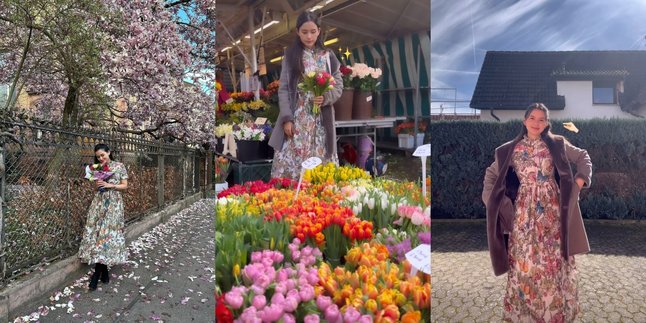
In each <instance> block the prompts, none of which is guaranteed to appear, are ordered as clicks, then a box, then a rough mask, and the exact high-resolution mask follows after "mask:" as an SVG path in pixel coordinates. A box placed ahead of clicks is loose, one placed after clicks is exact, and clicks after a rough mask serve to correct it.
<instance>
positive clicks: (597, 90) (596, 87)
mask: <svg viewBox="0 0 646 323" xmlns="http://www.w3.org/2000/svg"><path fill="white" fill-rule="evenodd" d="M616 86H617V82H613V81H592V103H593V104H615V103H617V94H616V93H617V92H616V91H615V88H616Z"/></svg>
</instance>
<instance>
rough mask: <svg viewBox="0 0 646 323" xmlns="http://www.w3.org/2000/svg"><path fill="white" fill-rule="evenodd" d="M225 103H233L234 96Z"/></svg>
mask: <svg viewBox="0 0 646 323" xmlns="http://www.w3.org/2000/svg"><path fill="white" fill-rule="evenodd" d="M225 103H227V104H231V103H233V99H232V98H229V99H228V100H226V101H225Z"/></svg>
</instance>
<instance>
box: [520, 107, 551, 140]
mask: <svg viewBox="0 0 646 323" xmlns="http://www.w3.org/2000/svg"><path fill="white" fill-rule="evenodd" d="M534 110H539V111H543V112H544V113H545V121H547V127H545V129H543V132H541V138H542V139H543V140H545V138H547V137H551V138H554V134H553V133H552V131H551V130H550V129H552V126H551V124H550V110H549V109H547V107H546V106H545V104H543V103H532V104H530V105H529V106H528V107H527V109H526V110H525V116H524V118H523V120H527V118H529V115H530V114H531V113H532V111H534ZM526 134H527V127H525V125H524V124H523V126H522V127H521V129H520V133H519V134H518V136H516V139H517V140H520V139H523V136H525V135H526Z"/></svg>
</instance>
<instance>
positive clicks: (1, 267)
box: [0, 142, 7, 279]
mask: <svg viewBox="0 0 646 323" xmlns="http://www.w3.org/2000/svg"><path fill="white" fill-rule="evenodd" d="M5 151H6V150H5V146H4V142H0V277H2V278H3V279H4V278H5V274H6V273H7V271H6V269H7V266H6V264H5V250H4V217H5V215H4V209H5V205H6V204H5V196H6V195H5V192H6V189H5V188H6V185H5V184H6V183H7V182H6V180H5V175H6V165H5V162H4V160H5V158H4V154H5Z"/></svg>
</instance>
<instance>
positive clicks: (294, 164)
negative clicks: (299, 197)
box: [271, 49, 339, 179]
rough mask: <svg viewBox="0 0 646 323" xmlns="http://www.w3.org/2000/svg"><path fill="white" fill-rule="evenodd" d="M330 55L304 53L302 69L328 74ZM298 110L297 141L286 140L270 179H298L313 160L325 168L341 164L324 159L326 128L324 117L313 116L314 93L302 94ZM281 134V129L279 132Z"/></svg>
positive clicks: (295, 137)
mask: <svg viewBox="0 0 646 323" xmlns="http://www.w3.org/2000/svg"><path fill="white" fill-rule="evenodd" d="M327 64H328V63H327V52H326V51H318V50H317V51H315V50H308V49H306V50H304V51H303V66H304V68H305V73H309V72H311V71H326V70H328V65H327ZM298 98H299V99H298V107H297V108H296V112H294V127H293V129H294V130H293V131H294V137H293V138H291V139H286V140H285V143H284V144H283V148H282V150H280V151H278V152H276V154H275V155H274V160H273V164H272V169H271V177H272V178H276V177H286V178H293V179H298V178H299V177H300V172H301V168H302V166H301V164H302V163H303V162H304V161H305V160H306V159H308V158H310V157H319V158H321V160H322V161H323V164H326V163H328V162H333V163H335V164H337V165H338V164H339V158H338V156H336V155H335V154H332V156H330V157H329V158H325V156H326V154H327V149H326V145H325V128H324V127H323V125H322V124H321V115H320V114H316V115H315V114H313V113H312V98H313V96H312V93H310V92H303V91H300V90H299V93H298ZM280 130H281V131H282V129H280Z"/></svg>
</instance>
